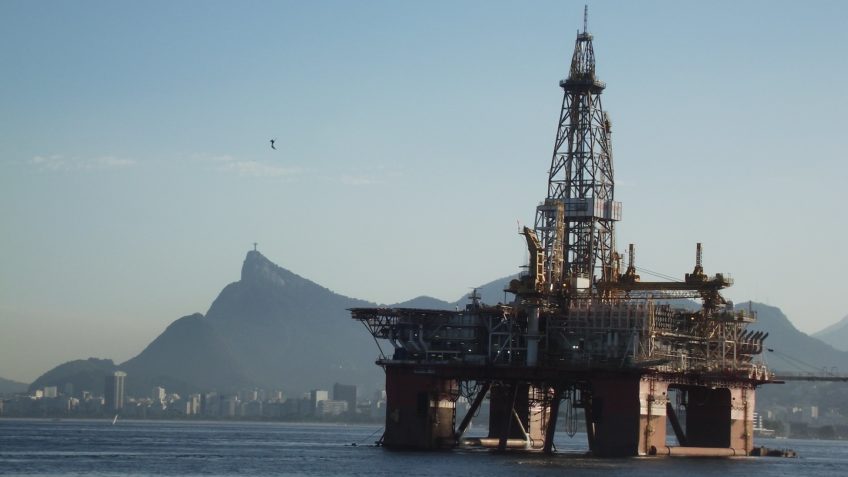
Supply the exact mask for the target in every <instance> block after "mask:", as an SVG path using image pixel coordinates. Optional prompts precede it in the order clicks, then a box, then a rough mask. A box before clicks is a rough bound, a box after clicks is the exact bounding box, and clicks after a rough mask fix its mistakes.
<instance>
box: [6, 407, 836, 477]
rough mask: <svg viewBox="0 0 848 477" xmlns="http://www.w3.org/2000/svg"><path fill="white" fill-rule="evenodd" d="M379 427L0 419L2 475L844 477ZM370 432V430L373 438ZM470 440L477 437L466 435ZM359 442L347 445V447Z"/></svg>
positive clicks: (825, 462)
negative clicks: (407, 440)
mask: <svg viewBox="0 0 848 477" xmlns="http://www.w3.org/2000/svg"><path fill="white" fill-rule="evenodd" d="M379 430H380V427H379V426H377V425H375V426H344V425H311V424H288V423H229V422H227V423H221V422H184V421H174V422H161V421H118V423H117V424H116V425H114V426H113V425H112V423H111V421H105V420H104V421H93V420H88V421H84V420H80V421H74V420H67V421H59V422H54V421H49V420H16V419H0V474H2V475H30V476H73V475H94V476H110V475H132V476H135V475H207V476H231V475H284V476H338V475H349V476H391V477H414V476H449V475H459V476H463V477H466V476H478V475H480V476H483V475H485V476H487V477H498V476H525V475H528V476H530V475H540V476H565V475H568V476H575V475H576V476H582V475H603V476H605V477H617V476H628V477H640V476H645V477H658V476H664V475H688V476H700V475H716V476H718V475H720V476H726V477H727V476H745V477H750V476H752V475H764V476H765V475H767V476H775V477H779V476H792V477H798V476H845V475H848V443H845V442H837V441H797V440H770V439H762V440H758V441H757V444H758V445H765V446H767V447H775V448H787V447H788V448H792V449H795V450H796V451H798V453H799V455H800V457H799V458H796V459H784V458H753V457H751V458H721V459H717V458H700V459H687V458H649V457H645V458H628V459H594V458H587V457H584V456H583V455H582V451H584V450H585V448H586V439H585V435H580V434H578V435H577V436H575V437H574V438H573V439H570V438H569V437H568V436H566V435H564V434H562V435H559V436H558V437H557V440H556V444H557V448H558V450H559V453H557V454H556V455H554V456H544V455H540V454H526V453H506V454H495V453H492V452H490V451H485V450H459V451H451V452H391V451H387V450H384V449H381V448H376V447H371V446H369V445H368V444H370V443H372V442H373V441H374V440H376V438H378V437H379V435H380V432H379ZM375 432H376V433H375ZM470 435H474V433H473V432H472V433H470ZM354 442H356V443H358V444H359V445H357V446H351V445H350V444H352V443H354Z"/></svg>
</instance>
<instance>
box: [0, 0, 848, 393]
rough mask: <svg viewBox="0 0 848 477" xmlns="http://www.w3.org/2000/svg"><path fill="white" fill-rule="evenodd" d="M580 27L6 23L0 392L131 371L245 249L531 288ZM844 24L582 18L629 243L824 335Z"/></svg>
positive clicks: (847, 41) (601, 13) (156, 10)
mask: <svg viewBox="0 0 848 477" xmlns="http://www.w3.org/2000/svg"><path fill="white" fill-rule="evenodd" d="M582 14H583V3H582V2H562V1H560V2H553V1H550V2H547V1H539V2H517V1H516V2H498V1H479V2H472V1H463V2H447V1H444V2H438V1H437V2H395V1H385V2H371V1H367V2H352V1H339V2H330V1H322V2H258V1H257V2H248V3H236V2H208V1H204V2H200V1H178V2H136V3H130V2H94V1H80V2H61V1H56V2H45V1H9V0H7V1H5V2H2V3H0V59H2V64H3V74H2V75H0V91H1V92H2V93H0V113H1V114H0V223H2V224H3V233H2V234H0V264H2V266H0V326H2V328H3V333H2V334H0V376H3V377H7V378H13V379H19V380H23V381H29V380H31V379H34V378H35V377H37V375H38V374H40V373H42V372H44V371H46V370H47V369H49V368H50V367H52V366H53V365H55V364H57V363H59V362H62V361H66V360H70V359H76V358H85V357H88V356H98V357H109V358H113V359H115V360H116V361H123V360H125V359H128V358H130V357H132V356H134V355H135V354H137V353H138V352H140V351H141V350H142V348H143V347H144V346H145V345H146V344H147V343H148V342H149V341H150V340H152V339H153V338H154V337H155V336H156V335H158V334H159V333H160V332H161V331H162V330H163V329H164V328H165V326H167V324H169V323H170V322H171V321H173V320H174V319H176V318H178V317H180V316H182V315H186V314H189V313H193V312H197V311H199V312H205V311H206V309H207V308H208V306H209V304H210V303H211V301H212V300H213V299H214V297H215V296H216V295H217V293H218V292H219V291H220V289H221V288H223V287H224V286H225V285H226V284H227V283H229V282H232V281H235V280H237V279H238V275H239V270H240V266H241V261H242V260H243V258H244V255H245V253H246V252H247V251H248V250H249V249H250V248H251V247H252V243H253V242H254V241H255V242H258V243H259V249H260V251H261V252H263V253H264V254H265V255H266V256H267V257H268V258H270V259H271V260H272V261H274V262H275V263H277V264H279V265H280V266H283V267H285V268H288V269H290V270H292V271H294V272H295V273H298V274H300V275H302V276H304V277H306V278H309V279H312V280H314V281H316V282H318V283H320V284H322V285H324V286H327V287H328V288H330V289H332V290H334V291H336V292H338V293H342V294H345V295H348V296H353V297H357V298H363V299H368V300H372V301H377V302H382V303H393V302H398V301H403V300H406V299H409V298H412V297H415V296H418V295H425V294H426V295H431V296H436V297H438V298H442V299H446V300H456V299H457V298H459V297H460V296H461V295H462V294H463V293H465V292H466V291H467V290H468V289H469V287H473V286H475V285H479V284H482V283H485V282H488V281H490V280H492V279H495V278H499V277H502V276H505V275H508V274H511V273H514V272H515V271H517V270H518V267H519V266H520V265H522V263H523V262H524V261H525V259H526V258H525V252H524V248H523V242H522V240H521V237H520V236H518V235H517V234H516V221H517V220H518V221H521V222H522V223H527V224H529V223H532V220H533V214H534V211H535V206H536V204H537V203H538V202H539V201H540V200H542V199H543V197H544V194H545V192H546V184H545V181H546V177H547V168H548V166H549V164H550V154H551V151H552V147H553V138H554V132H555V128H556V120H557V117H558V114H559V107H560V102H561V94H562V92H561V90H560V89H559V88H558V86H557V82H558V81H559V79H561V78H562V77H564V76H565V75H566V72H567V67H568V62H569V59H570V56H571V51H572V49H573V42H574V36H575V33H576V31H577V29H578V28H580V27H581V26H582V20H583V19H582ZM846 20H848V4H846V3H845V2H838V1H821V2H813V3H809V4H808V3H804V2H781V1H745V2H730V1H727V2H722V1H719V2H677V1H647V2H624V1H620V2H612V1H611V2H600V1H596V2H591V3H590V18H589V27H590V28H589V29H590V31H591V32H592V33H593V34H594V35H595V52H596V55H597V63H598V68H597V69H598V74H599V76H600V78H601V79H602V80H604V81H606V82H607V85H608V87H607V90H606V92H605V93H604V96H603V103H604V107H605V108H606V109H607V111H608V112H609V113H610V114H611V116H612V118H613V150H614V157H615V167H616V179H617V189H616V195H617V199H618V200H621V201H622V202H623V203H624V221H623V222H621V223H620V224H619V227H618V243H619V248H621V249H623V248H625V247H626V244H627V243H630V242H634V243H636V246H637V262H638V263H637V264H638V265H639V266H641V267H644V268H648V269H651V270H656V271H660V272H662V273H665V274H669V275H675V276H682V274H683V273H685V272H688V271H690V269H691V268H692V265H693V261H694V249H695V243H696V242H698V241H700V242H703V243H704V247H705V257H704V258H705V266H706V269H707V271H708V272H711V273H714V272H729V273H731V275H732V276H733V277H734V278H735V280H736V285H735V286H734V287H733V288H732V289H730V290H728V293H727V296H729V297H730V298H731V299H734V300H737V301H742V300H747V299H754V300H757V301H762V302H768V303H770V304H773V305H776V306H779V307H781V308H782V309H783V310H784V311H785V312H786V313H787V314H788V315H789V317H790V319H791V320H792V321H793V322H794V323H795V324H796V326H798V327H799V328H800V329H802V330H804V331H807V332H813V331H816V330H818V329H821V328H823V327H825V326H827V325H829V324H831V323H833V322H835V321H837V320H838V319H840V318H841V317H843V316H844V315H846V313H848V305H845V303H844V300H842V298H841V293H842V289H843V286H842V282H843V274H844V271H845V270H846V268H848V259H846V254H845V252H844V251H843V249H842V247H841V246H840V245H841V241H842V239H843V237H845V235H846V231H848V220H846V214H845V212H844V210H845V209H844V205H843V204H844V198H843V196H844V192H843V189H844V184H845V181H846V179H848V171H846V165H845V160H844V159H845V150H846V147H845V146H846V142H848V139H846V133H845V131H846V126H848V119H846V110H848V107H846V106H848V95H846V92H845V85H846V84H848V59H846V58H848V55H846V46H848V33H846V28H845V25H846ZM272 137H275V138H276V139H277V145H278V150H277V151H272V150H271V149H270V147H269V144H268V140H269V139H270V138H272ZM24 362H26V363H27V365H22V364H21V363H24Z"/></svg>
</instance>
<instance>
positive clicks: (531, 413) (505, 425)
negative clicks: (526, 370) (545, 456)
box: [489, 382, 551, 449]
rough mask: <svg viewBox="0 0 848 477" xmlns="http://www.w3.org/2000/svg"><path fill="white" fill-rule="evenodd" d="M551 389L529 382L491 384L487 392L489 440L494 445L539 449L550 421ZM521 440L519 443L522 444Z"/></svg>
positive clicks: (542, 444) (543, 441) (543, 443)
mask: <svg viewBox="0 0 848 477" xmlns="http://www.w3.org/2000/svg"><path fill="white" fill-rule="evenodd" d="M550 392H551V390H549V389H543V388H537V387H534V386H531V385H530V384H529V383H522V382H517V383H515V384H512V383H510V384H494V385H492V388H491V391H490V394H489V396H490V397H489V439H497V441H498V447H499V448H501V449H504V448H506V447H518V446H521V447H524V448H530V449H542V448H543V447H544V446H545V434H546V430H547V428H548V422H549V421H550V413H551V410H550V405H549V401H550V399H549V397H548V396H546V393H550ZM522 443H523V444H522Z"/></svg>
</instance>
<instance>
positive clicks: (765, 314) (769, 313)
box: [737, 302, 848, 374]
mask: <svg viewBox="0 0 848 477" xmlns="http://www.w3.org/2000/svg"><path fill="white" fill-rule="evenodd" d="M748 306H749V303H747V302H746V303H740V304H737V307H738V308H748ZM750 306H751V308H752V309H753V310H754V311H755V312H756V313H757V322H756V323H754V324H753V325H751V326H749V327H748V328H749V329H752V330H757V331H765V332H768V334H769V336H768V338H766V340H765V347H766V348H767V350H766V351H765V352H764V358H765V359H766V362H767V364H768V366H769V368H770V369H772V370H774V371H777V372H778V373H780V372H788V373H816V374H822V373H823V372H824V371H825V370H827V371H830V370H832V369H833V368H837V369H838V370H842V372H845V371H846V370H848V352H845V351H841V350H838V349H836V348H834V347H833V346H831V345H829V344H826V343H824V342H822V340H820V339H817V338H814V337H812V336H809V335H807V334H805V333H802V332H801V331H798V329H797V328H795V326H793V325H792V323H791V322H790V321H789V319H788V318H787V317H786V315H784V314H783V312H782V311H780V309H779V308H776V307H773V306H769V305H764V304H762V303H751V304H750ZM768 350H772V351H768Z"/></svg>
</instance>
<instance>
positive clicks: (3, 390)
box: [0, 378, 28, 394]
mask: <svg viewBox="0 0 848 477" xmlns="http://www.w3.org/2000/svg"><path fill="white" fill-rule="evenodd" d="M27 387H28V386H27V385H26V384H25V383H19V382H17V381H12V380H10V379H5V378H0V394H15V393H22V392H24V391H26V390H27Z"/></svg>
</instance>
